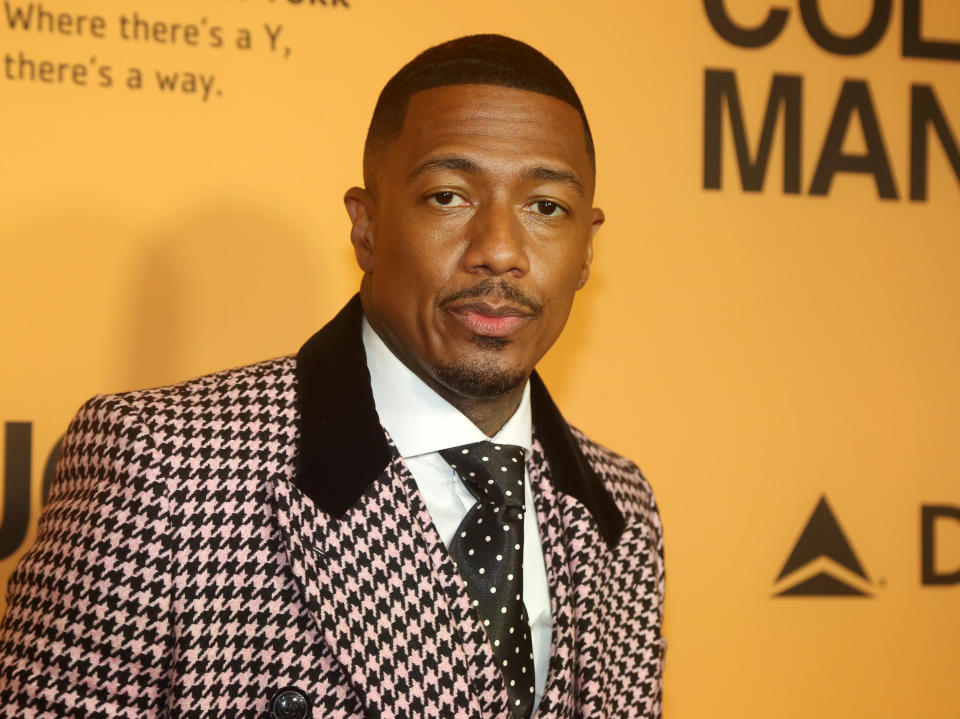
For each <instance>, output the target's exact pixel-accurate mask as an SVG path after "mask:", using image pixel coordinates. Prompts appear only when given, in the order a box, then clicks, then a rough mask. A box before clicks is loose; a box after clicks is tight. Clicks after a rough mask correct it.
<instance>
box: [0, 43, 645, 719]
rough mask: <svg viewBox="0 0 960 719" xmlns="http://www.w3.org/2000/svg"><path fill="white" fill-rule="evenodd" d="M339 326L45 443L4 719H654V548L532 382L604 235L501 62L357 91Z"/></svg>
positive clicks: (521, 74)
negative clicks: (54, 474) (352, 268)
mask: <svg viewBox="0 0 960 719" xmlns="http://www.w3.org/2000/svg"><path fill="white" fill-rule="evenodd" d="M364 183H365V185H366V188H365V189H361V188H352V189H350V190H349V191H348V192H347V193H346V197H345V203H346V207H347V211H348V213H349V216H350V220H351V222H352V231H351V239H352V242H353V246H354V248H355V252H356V257H357V261H358V263H359V264H360V267H361V268H362V270H363V273H364V275H363V281H362V284H361V289H360V294H359V296H358V297H355V298H354V299H353V300H351V301H350V303H349V304H348V305H347V306H346V307H345V308H344V309H343V310H342V311H341V312H340V314H339V315H338V316H337V317H336V318H334V319H333V320H332V321H331V322H330V323H329V324H328V325H327V326H326V327H324V328H323V329H322V330H320V332H318V333H317V334H316V335H315V336H314V337H313V338H311V339H310V340H309V341H308V342H307V343H306V345H304V347H303V348H302V349H301V350H300V352H299V354H298V355H297V356H296V357H285V358H281V359H278V360H272V361H268V362H264V363H261V364H257V365H252V366H249V367H242V368H239V369H234V370H229V371H226V372H222V373H219V374H216V375H211V376H208V377H202V378H199V379H196V380H193V381H190V382H187V383H184V384H181V385H178V386H175V387H166V388H160V389H156V390H147V391H141V392H132V393H128V394H123V395H116V396H100V397H97V398H94V399H93V400H91V401H90V402H88V403H87V404H86V405H85V406H84V407H83V408H82V409H81V410H80V412H79V414H78V415H77V417H76V418H75V419H74V421H73V423H72V425H71V428H70V431H69V433H68V436H67V439H66V440H65V443H64V447H63V453H62V460H61V464H60V467H59V471H58V478H57V481H56V483H55V486H54V487H53V489H52V492H51V496H50V501H49V504H48V507H47V510H46V512H45V514H44V515H43V518H42V519H41V523H40V533H39V537H38V540H37V544H36V546H35V547H34V548H33V549H32V550H31V551H30V552H29V553H28V554H27V556H26V557H25V558H24V560H23V561H22V562H21V564H20V565H19V567H18V569H17V570H16V572H15V573H14V575H13V576H12V577H11V579H10V582H9V587H8V592H9V600H8V601H9V604H8V610H7V614H6V616H5V618H4V621H3V626H2V634H0V652H2V659H0V705H2V707H3V709H2V710H0V711H2V716H4V717H24V716H28V717H138V718H146V717H194V716H196V717H200V716H203V717H207V716H209V717H213V716H216V717H261V716H267V717H276V718H278V719H279V718H280V717H295V718H300V717H307V716H312V717H318V718H319V717H325V718H328V717H375V716H376V717H504V718H507V717H510V718H514V717H528V716H530V715H531V714H533V713H534V712H535V713H536V716H538V717H550V718H553V717H557V718H560V717H563V718H567V717H658V716H660V701H661V689H660V687H661V672H662V662H663V651H664V645H663V640H662V638H661V633H660V626H661V617H662V600H663V562H662V543H661V533H660V523H659V518H658V515H657V510H656V506H655V504H654V501H653V497H652V495H651V493H650V489H649V487H648V486H647V484H646V481H645V480H644V479H643V477H642V476H641V474H640V472H639V471H638V470H637V468H636V467H635V466H634V465H633V464H632V463H630V462H629V461H628V460H625V459H623V458H621V457H618V456H617V455H615V454H613V453H611V452H610V451H608V450H606V449H604V448H602V447H600V446H598V445H596V444H594V443H592V442H591V441H590V440H588V439H587V438H586V437H584V436H583V435H582V434H581V433H579V432H578V431H576V430H574V429H572V428H570V427H569V426H568V425H567V424H566V423H565V422H564V421H563V418H562V417H561V415H560V413H559V411H558V410H557V408H556V407H555V405H554V404H553V402H552V401H551V399H550V396H549V395H548V394H547V391H546V389H545V388H544V386H543V384H542V382H541V381H540V379H539V378H538V377H537V375H536V373H535V372H534V371H533V369H534V366H535V365H536V363H537V361H538V360H539V359H540V358H541V357H542V356H543V354H544V353H545V352H546V351H547V349H548V348H549V347H550V345H551V344H552V343H553V342H554V340H555V339H556V338H557V336H558V335H559V333H560V331H561V329H562V327H563V325H564V323H565V321H566V319H567V316H568V313H569V311H570V307H571V304H572V302H573V297H574V294H575V293H576V291H577V290H578V289H579V288H581V287H582V286H583V285H584V283H585V282H586V280H587V276H588V273H589V268H590V262H591V259H592V239H593V236H594V233H595V232H596V231H597V229H598V228H599V227H600V225H601V223H602V222H603V213H602V212H601V211H600V210H599V209H596V208H593V207H592V199H593V190H594V152H593V142H592V139H591V136H590V131H589V126H588V125H587V121H586V116H585V115H584V113H583V108H582V106H581V105H580V101H579V99H578V98H577V95H576V93H575V92H574V90H573V87H572V86H571V85H570V83H569V81H568V80H567V78H566V77H565V76H564V75H563V73H562V72H561V71H560V70H559V69H558V68H557V67H556V66H555V65H553V63H551V62H550V61H549V60H548V59H547V58H545V57H544V56H543V55H541V54H540V53H538V52H537V51H536V50H534V49H532V48H530V47H529V46H526V45H524V44H522V43H519V42H517V41H514V40H510V39H507V38H504V37H500V36H473V37H467V38H461V39H459V40H455V41H452V42H449V43H446V44H444V45H440V46H438V47H435V48H431V49H430V50H427V51H426V52H425V53H423V54H421V55H420V56H419V57H417V58H416V59H414V60H413V61H412V62H411V63H409V64H408V65H407V66H406V67H404V68H403V69H402V70H401V71H400V72H399V73H397V75H396V76H394V78H393V79H391V80H390V82H389V83H388V84H387V86H386V87H385V88H384V90H383V93H382V94H381V97H380V99H379V102H378V104H377V107H376V110H375V111H374V117H373V121H372V123H371V126H370V131H369V135H368V138H367V143H366V148H365V154H364Z"/></svg>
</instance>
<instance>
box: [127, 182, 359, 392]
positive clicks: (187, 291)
mask: <svg viewBox="0 0 960 719" xmlns="http://www.w3.org/2000/svg"><path fill="white" fill-rule="evenodd" d="M311 241H312V240H311V239H310V238H307V237H304V236H302V233H300V232H297V231H296V230H294V229H293V228H292V227H290V226H289V225H288V224H286V223H285V222H284V221H283V219H282V218H278V217H275V216H270V215H269V214H268V213H266V212H262V211H260V209H259V208H255V207H250V206H249V204H248V203H245V202H243V201H241V200H236V201H234V202H220V203H216V204H211V205H205V206H203V207H202V208H199V209H198V210H196V211H194V212H192V213H189V214H187V215H185V216H183V217H182V218H181V219H179V220H178V221H176V222H175V223H171V224H170V225H169V226H167V227H165V228H162V229H160V230H158V231H156V232H153V233H151V235H150V236H149V239H147V240H146V241H145V242H143V243H142V247H143V249H142V250H141V251H140V252H139V253H138V256H137V257H136V259H135V260H134V263H133V266H132V267H133V274H132V276H131V281H130V285H129V288H128V290H127V296H128V297H129V298H130V299H129V303H127V305H126V312H125V318H124V319H123V322H124V323H125V326H124V327H122V328H121V332H120V334H121V335H122V336H124V337H127V338H129V340H128V343H127V351H126V353H125V357H126V360H127V362H126V367H123V368H118V369H120V370H121V373H122V374H121V376H120V377H119V378H120V379H121V380H122V383H123V385H124V386H126V387H143V386H155V385H158V384H166V383H170V382H176V381H180V380H183V379H186V378H189V377H191V376H195V375H197V374H200V373H204V372H210V371H216V370H219V369H224V368H227V367H231V366H236V365H239V364H245V363H247V362H255V361H258V360H262V359H267V358H269V357H274V356H278V355H284V354H291V353H295V352H296V351H297V350H298V349H299V347H300V345H301V344H302V343H303V342H304V341H305V340H306V339H307V338H308V337H309V336H310V335H311V334H312V333H313V332H314V331H316V330H317V329H319V327H320V326H321V325H322V324H323V323H324V322H326V320H327V317H326V316H325V315H324V314H323V311H322V309H321V307H322V306H323V305H324V303H323V302H322V300H323V297H322V295H323V294H324V293H323V289H324V288H325V287H326V285H327V283H324V284H323V285H321V279H320V273H319V272H318V268H317V267H315V260H314V259H313V256H312V255H311V253H310V252H309V251H308V246H307V243H309V242H311ZM342 244H347V243H346V242H344V243H342ZM321 255H322V252H321ZM331 255H332V256H331V262H330V263H329V264H328V265H326V267H327V269H329V270H330V271H343V270H340V269H338V268H337V264H338V262H339V261H341V254H340V253H336V252H333V251H331ZM344 269H347V268H344ZM344 299H345V298H344Z"/></svg>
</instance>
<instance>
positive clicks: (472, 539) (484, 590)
mask: <svg viewBox="0 0 960 719" xmlns="http://www.w3.org/2000/svg"><path fill="white" fill-rule="evenodd" d="M440 454H441V455H442V456H443V458H444V459H445V460H447V462H449V463H450V466H451V467H453V468H454V469H455V470H456V471H457V474H459V475H460V477H461V478H462V479H463V481H464V483H465V484H466V485H467V488H468V489H469V490H470V492H471V493H472V494H473V495H474V496H475V497H476V498H477V502H476V504H474V505H473V507H471V508H470V511H469V512H467V516H466V517H465V518H464V520H463V522H462V523H461V524H460V526H459V527H458V528H457V533H456V535H454V538H453V541H452V542H451V543H450V555H451V556H452V557H453V561H455V562H456V563H457V569H458V570H459V571H460V574H461V576H462V577H463V578H464V581H465V582H466V584H467V592H468V593H469V594H470V600H471V602H472V603H473V607H474V609H475V610H476V611H477V614H478V615H479V616H480V621H481V622H483V627H484V629H485V630H486V632H487V638H488V639H489V640H490V643H491V644H492V645H493V654H494V656H495V657H496V659H497V664H498V665H499V666H500V670H501V671H502V672H503V677H504V679H505V681H506V684H507V693H508V695H509V697H510V708H511V709H512V710H513V714H514V716H516V717H529V716H530V712H531V710H532V709H533V699H534V676H533V645H532V643H531V641H530V624H529V621H528V620H527V610H526V608H525V607H524V606H523V575H522V573H521V571H522V566H523V513H524V511H525V507H524V503H523V500H524V492H523V466H524V456H523V448H522V447H515V446H512V445H508V444H502V445H501V444H493V443H492V442H477V443H476V444H468V445H464V446H463V447H453V448H452V449H445V450H443V451H441V452H440Z"/></svg>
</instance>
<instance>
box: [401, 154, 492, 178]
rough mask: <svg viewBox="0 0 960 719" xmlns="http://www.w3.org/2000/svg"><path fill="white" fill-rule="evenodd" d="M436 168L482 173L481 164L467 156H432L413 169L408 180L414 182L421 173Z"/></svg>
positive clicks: (474, 173) (472, 173) (473, 173)
mask: <svg viewBox="0 0 960 719" xmlns="http://www.w3.org/2000/svg"><path fill="white" fill-rule="evenodd" d="M434 170H454V171H455V172H466V173H467V174H470V175H478V174H480V166H479V165H478V164H477V163H475V162H473V160H468V159H467V158H465V157H431V158H430V159H429V160H425V161H423V162H421V163H420V164H419V165H417V166H416V167H415V168H413V171H412V172H411V173H410V174H409V175H407V182H408V183H410V182H413V181H414V180H416V179H417V178H418V177H420V176H421V175H424V174H426V173H428V172H432V171H434Z"/></svg>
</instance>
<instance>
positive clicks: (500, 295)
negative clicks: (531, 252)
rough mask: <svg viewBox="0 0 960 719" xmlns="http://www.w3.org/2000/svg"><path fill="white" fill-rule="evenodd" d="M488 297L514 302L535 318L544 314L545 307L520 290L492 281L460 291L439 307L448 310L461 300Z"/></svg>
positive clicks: (487, 280)
mask: <svg viewBox="0 0 960 719" xmlns="http://www.w3.org/2000/svg"><path fill="white" fill-rule="evenodd" d="M487 297H491V298H497V299H503V300H506V301H507V302H512V303H513V304H515V305H520V306H521V307H525V308H526V309H528V310H530V312H531V313H532V314H533V315H534V316H535V317H538V316H540V315H541V314H543V305H542V304H541V303H539V302H537V301H536V300H535V299H533V298H532V297H530V296H529V295H527V294H524V293H523V292H522V291H521V290H518V289H517V288H516V287H514V286H513V285H510V284H507V283H506V282H505V281H504V280H492V279H486V280H482V281H481V282H478V283H477V284H475V285H474V286H473V287H467V288H466V289H463V290H459V291H458V292H454V293H453V294H451V295H447V296H446V297H444V298H443V299H442V300H440V303H439V307H440V308H441V309H446V308H447V307H448V306H449V305H451V304H453V303H454V302H459V301H460V300H467V299H481V298H487Z"/></svg>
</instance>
